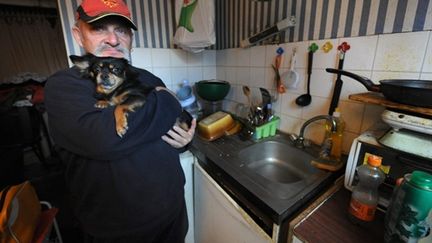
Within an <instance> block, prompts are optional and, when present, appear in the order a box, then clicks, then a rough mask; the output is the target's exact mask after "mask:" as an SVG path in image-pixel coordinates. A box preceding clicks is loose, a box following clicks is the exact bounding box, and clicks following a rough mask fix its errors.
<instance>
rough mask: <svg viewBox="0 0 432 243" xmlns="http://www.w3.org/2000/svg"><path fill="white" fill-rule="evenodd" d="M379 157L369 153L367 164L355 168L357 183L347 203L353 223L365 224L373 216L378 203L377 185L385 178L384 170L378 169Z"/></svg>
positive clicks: (379, 164)
mask: <svg viewBox="0 0 432 243" xmlns="http://www.w3.org/2000/svg"><path fill="white" fill-rule="evenodd" d="M381 160H382V159H381V157H378V156H375V155H369V157H368V160H367V164H363V165H361V166H359V167H358V168H357V175H358V178H359V182H358V184H357V185H356V186H355V187H354V189H353V192H352V194H351V201H350V205H349V218H350V219H351V221H352V222H353V223H356V224H360V225H365V224H368V223H369V222H371V221H372V220H373V219H374V217H375V211H376V208H377V205H378V199H379V195H378V186H379V185H380V184H381V183H383V181H384V179H385V174H384V172H383V171H382V170H381V169H380V166H381V163H382V161H381Z"/></svg>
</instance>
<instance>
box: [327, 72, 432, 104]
mask: <svg viewBox="0 0 432 243" xmlns="http://www.w3.org/2000/svg"><path fill="white" fill-rule="evenodd" d="M326 71H327V72H329V73H336V74H341V75H345V76H348V77H350V78H352V79H354V80H357V81H359V82H360V83H361V84H363V85H364V86H365V87H366V89H367V90H369V91H373V92H380V93H382V94H383V95H384V97H385V98H387V99H388V100H390V101H393V102H396V103H401V104H406V105H412V106H420V107H427V108H432V80H418V79H386V80H381V81H379V82H380V84H374V83H373V82H372V81H371V80H370V79H368V78H366V77H362V76H359V75H357V74H354V73H350V72H347V71H344V70H338V69H333V68H326Z"/></svg>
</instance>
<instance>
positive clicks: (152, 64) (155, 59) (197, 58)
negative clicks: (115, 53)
mask: <svg viewBox="0 0 432 243" xmlns="http://www.w3.org/2000/svg"><path fill="white" fill-rule="evenodd" d="M131 59H132V65H134V66H137V67H140V68H144V69H146V70H148V71H150V72H152V73H153V74H154V75H156V76H158V77H159V78H161V79H162V81H163V82H164V83H165V85H166V86H167V87H168V88H170V89H171V90H173V91H177V90H178V88H179V85H180V84H181V83H182V81H183V80H184V79H187V80H189V82H190V84H193V83H195V82H197V81H200V80H203V79H214V78H216V51H215V50H208V51H203V52H201V53H197V54H192V53H188V52H186V51H183V50H180V49H155V48H134V49H133V50H132V58H131Z"/></svg>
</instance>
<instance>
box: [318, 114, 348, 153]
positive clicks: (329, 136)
mask: <svg viewBox="0 0 432 243" xmlns="http://www.w3.org/2000/svg"><path fill="white" fill-rule="evenodd" d="M333 118H334V119H335V120H336V125H337V127H336V131H334V132H333V131H332V130H331V127H332V126H331V123H330V122H329V121H327V122H326V124H325V130H326V133H325V138H324V143H323V146H322V151H321V153H320V156H321V158H323V159H326V160H332V161H340V159H341V157H342V142H343V140H342V138H343V132H344V130H345V121H344V120H343V119H342V117H341V114H340V111H339V108H336V110H335V111H334V112H333Z"/></svg>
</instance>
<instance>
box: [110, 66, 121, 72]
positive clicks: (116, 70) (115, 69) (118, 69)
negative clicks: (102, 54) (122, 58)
mask: <svg viewBox="0 0 432 243" xmlns="http://www.w3.org/2000/svg"><path fill="white" fill-rule="evenodd" d="M112 72H113V73H120V72H121V70H120V68H116V67H115V68H113V69H112Z"/></svg>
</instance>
